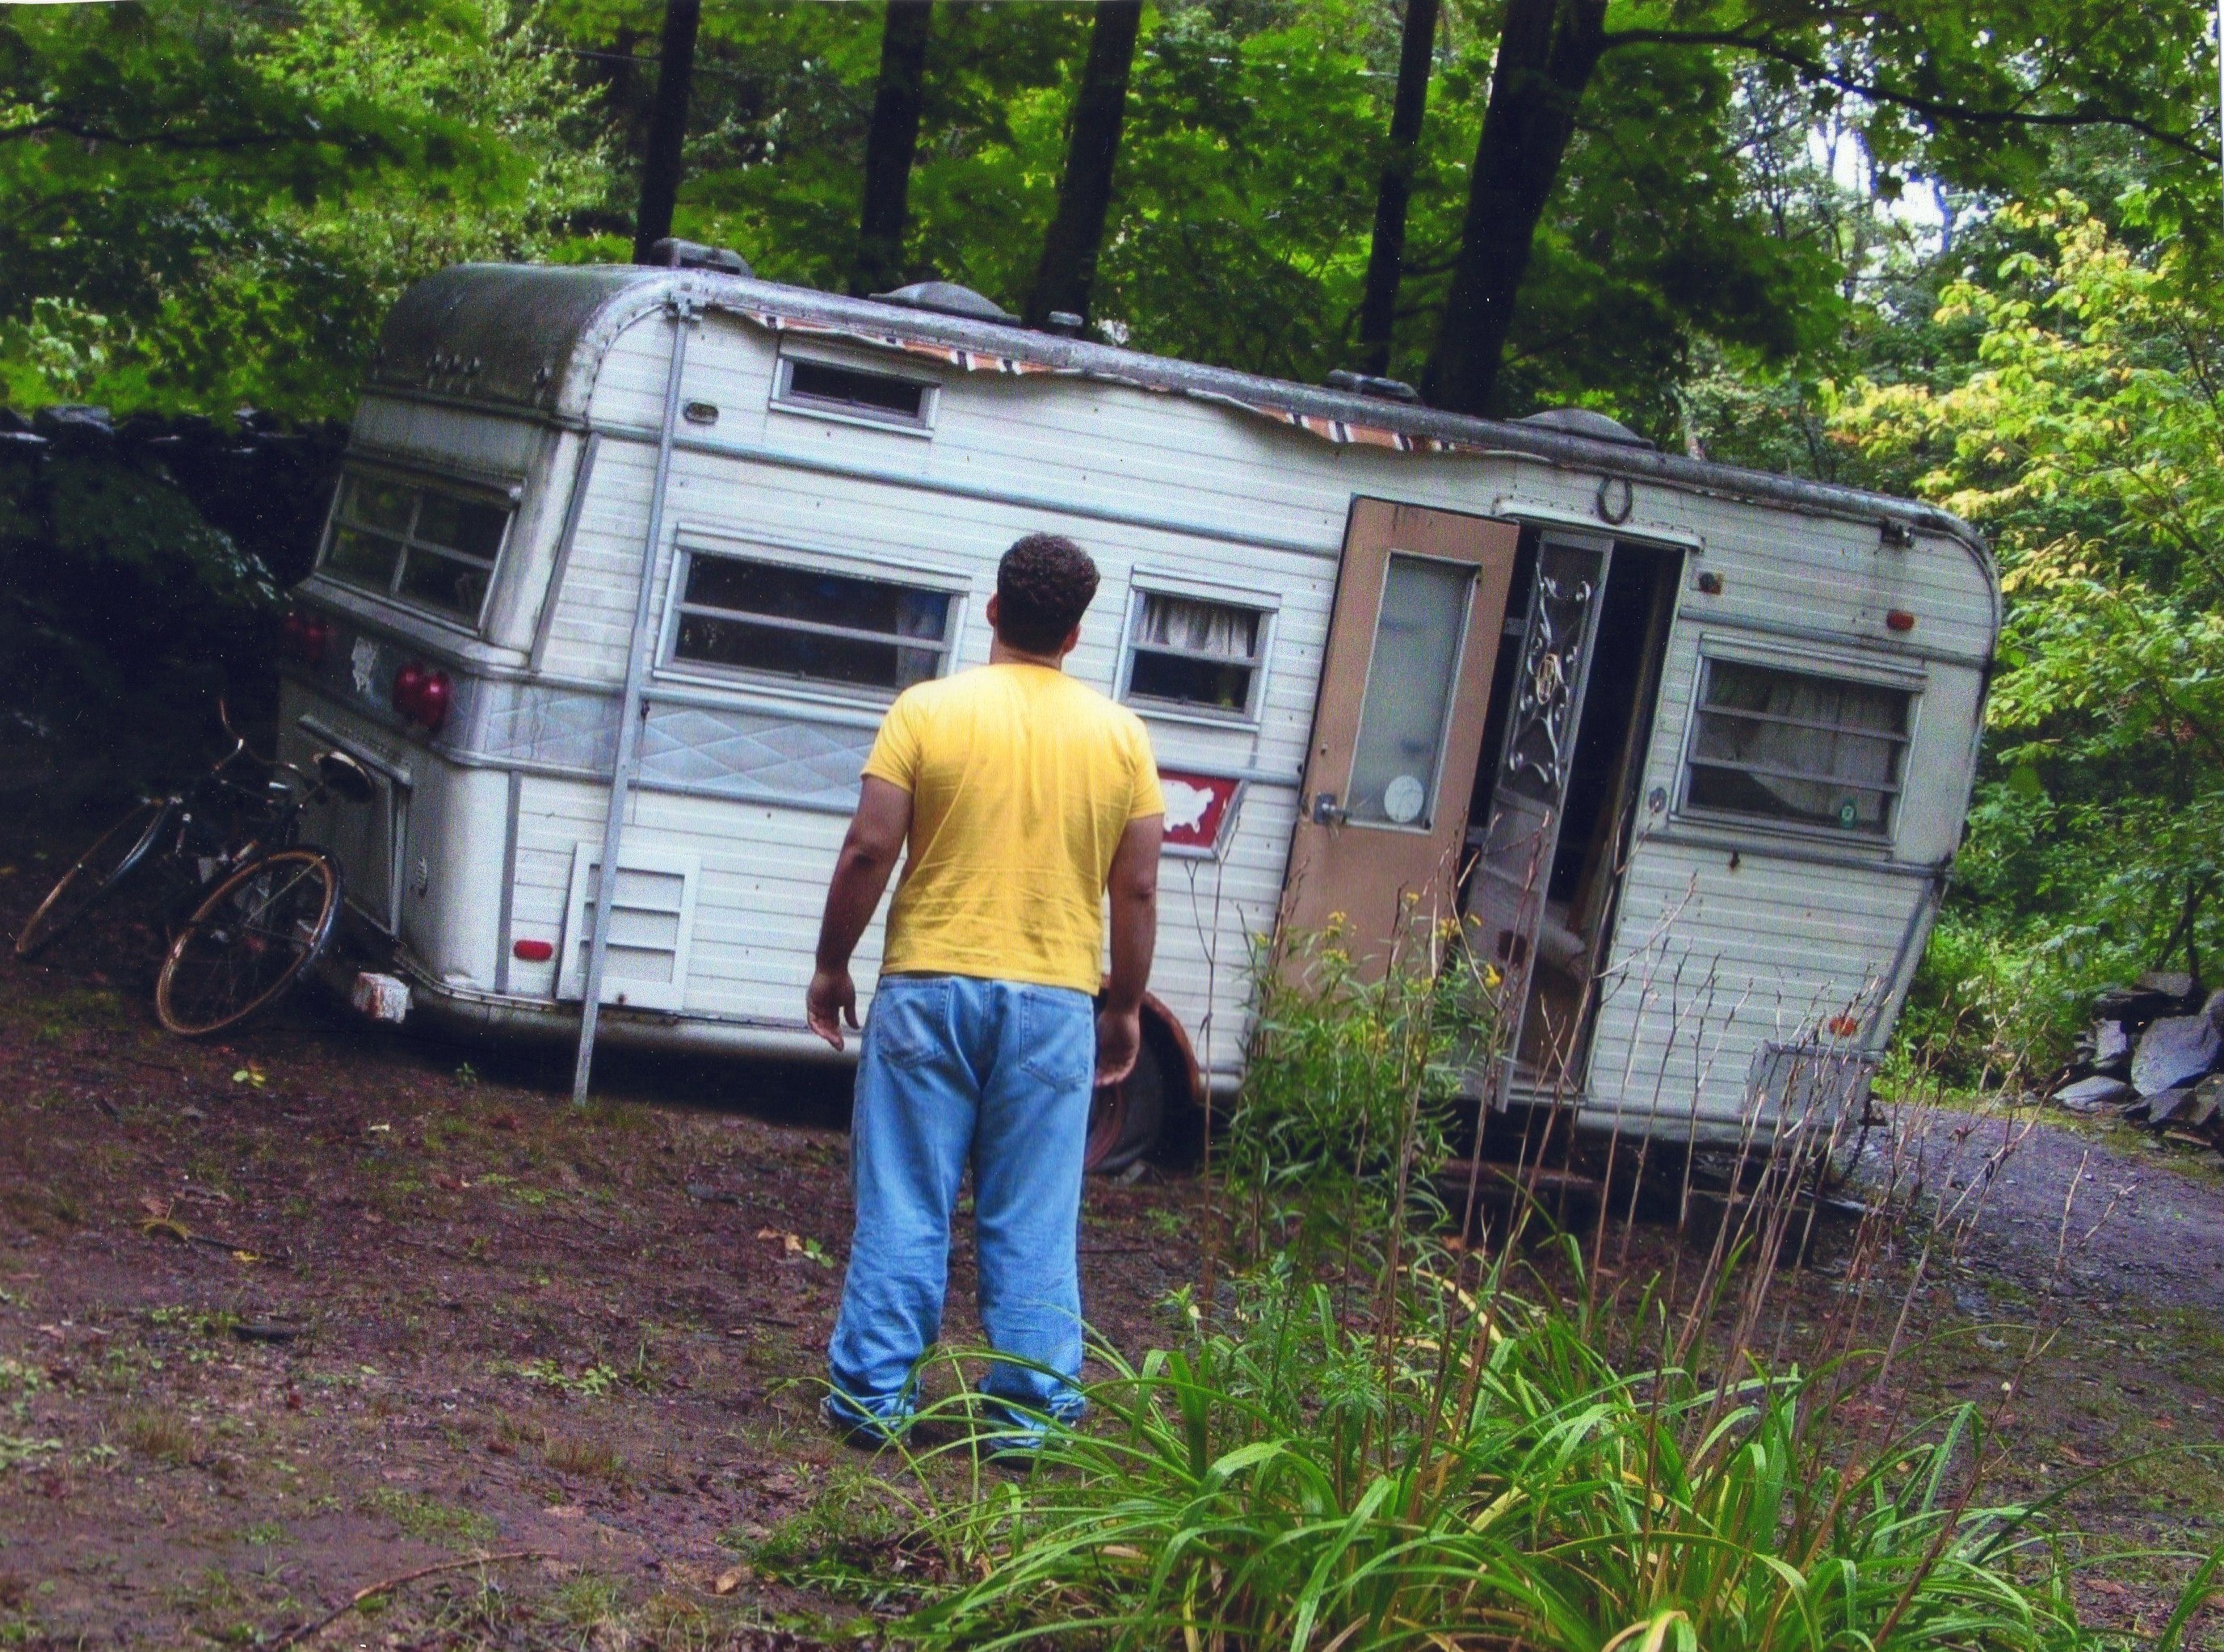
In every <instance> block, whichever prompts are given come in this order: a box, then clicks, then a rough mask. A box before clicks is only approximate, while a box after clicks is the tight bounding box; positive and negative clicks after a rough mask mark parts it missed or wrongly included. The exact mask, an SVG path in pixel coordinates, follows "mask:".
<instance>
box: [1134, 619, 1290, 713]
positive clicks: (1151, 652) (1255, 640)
mask: <svg viewBox="0 0 2224 1652" xmlns="http://www.w3.org/2000/svg"><path fill="white" fill-rule="evenodd" d="M1140 595H1141V596H1142V599H1143V600H1142V602H1141V603H1140V605H1139V606H1138V608H1137V609H1136V614H1135V630H1134V636H1133V637H1131V638H1130V639H1129V640H1128V648H1129V659H1128V698H1129V699H1131V700H1157V701H1164V702H1167V703H1172V704H1175V705H1182V706H1193V707H1197V708H1199V709H1204V710H1209V711H1227V712H1235V713H1239V714H1240V713H1246V712H1248V711H1249V710H1250V709H1252V700H1253V697H1254V694H1255V693H1256V691H1257V688H1258V677H1259V659H1260V648H1261V647H1262V646H1264V645H1265V642H1266V639H1267V616H1266V615H1265V613H1264V612H1262V611H1261V610H1260V609H1258V608H1242V607H1239V606H1237V605H1235V604H1234V603H1230V602H1204V601H1201V600H1199V599H1197V598H1196V597H1191V596H1167V595H1166V594H1165V593H1163V592H1160V591H1144V592H1142V593H1140Z"/></svg>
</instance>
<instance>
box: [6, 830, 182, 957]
mask: <svg viewBox="0 0 2224 1652" xmlns="http://www.w3.org/2000/svg"><path fill="white" fill-rule="evenodd" d="M173 807H174V804H173V802H172V800H171V799H169V798H148V799H147V800H146V801H145V802H144V803H141V804H135V805H133V807H132V809H131V810H130V813H128V814H127V815H125V816H124V817H123V819H121V820H119V821H117V823H116V824H114V825H113V826H111V827H110V828H109V829H107V830H106V831H104V832H103V833H102V834H101V835H99V836H98V837H97V838H95V839H94V840H93V842H92V848H89V849H87V850H86V851H85V853H84V854H80V855H79V856H78V857H77V859H76V860H75V861H73V862H72V863H71V865H70V868H69V870H68V871H66V872H65V873H62V875H61V876H60V878H59V879H57V880H55V882H54V887H53V888H52V889H49V890H48V891H47V898H46V899H44V900H42V901H41V902H40V903H39V904H38V906H37V908H36V909H35V911H33V912H32V913H31V915H30V917H28V918H27V919H25V920H24V923H23V927H22V930H21V931H20V932H19V933H18V934H17V935H16V956H17V957H18V958H33V957H36V956H37V955H39V954H40V953H41V952H44V951H45V950H46V949H47V948H48V947H50V946H52V945H54V943H55V942H57V941H59V940H60V939H61V938H62V936H64V935H66V934H67V933H68V932H69V931H70V930H73V929H74V928H76V927H77V925H78V924H79V921H80V920H81V919H83V918H84V917H85V914H86V913H87V912H89V911H92V909H93V908H94V907H95V906H97V905H99V904H100V902H101V900H102V899H103V898H104V897H105V896H106V895H107V894H108V893H109V892H110V891H111V890H113V889H114V888H115V887H116V886H117V885H118V884H120V883H122V882H123V880H125V879H126V878H128V877H130V875H131V874H132V873H134V872H136V871H137V870H138V869H139V866H140V863H141V862H142V861H144V860H146V858H147V855H148V851H149V850H151V849H152V848H154V847H155V840H156V839H157V838H159V837H161V835H162V828H163V827H164V826H166V825H167V824H168V823H169V819H170V810H171V809H172V808H173Z"/></svg>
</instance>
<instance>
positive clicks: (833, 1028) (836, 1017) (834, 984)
mask: <svg viewBox="0 0 2224 1652" xmlns="http://www.w3.org/2000/svg"><path fill="white" fill-rule="evenodd" d="M803 1014H804V1018H805V1019H806V1021H808V1022H810V1024H811V1030H812V1031H813V1032H815V1033H817V1034H818V1036H819V1037H822V1038H824V1039H825V1040H826V1042H827V1043H828V1044H832V1045H833V1046H834V1048H835V1049H837V1050H839V1049H841V1048H842V1024H843V1022H845V1021H846V1022H848V1023H849V1025H850V1031H852V1032H855V1031H856V1030H857V984H856V982H855V981H853V980H850V972H849V971H848V970H846V969H821V970H819V971H818V972H817V973H816V974H813V975H812V977H811V987H810V990H809V991H808V992H806V993H804V995H803ZM1101 1047H1102V1046H1101V1045H1100V1048H1101Z"/></svg>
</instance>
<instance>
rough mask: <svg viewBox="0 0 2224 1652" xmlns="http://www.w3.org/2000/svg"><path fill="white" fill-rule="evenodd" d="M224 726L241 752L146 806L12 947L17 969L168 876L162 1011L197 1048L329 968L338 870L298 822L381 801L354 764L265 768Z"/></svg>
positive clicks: (96, 848)
mask: <svg viewBox="0 0 2224 1652" xmlns="http://www.w3.org/2000/svg"><path fill="white" fill-rule="evenodd" d="M218 719H219V720H220V721H221V722H223V724H224V732H225V733H226V734H227V735H231V739H232V748H231V751H230V752H228V753H225V754H224V756H223V757H221V758H219V759H218V760H217V761H216V762H215V763H214V764H213V765H212V766H211V767H210V770H209V772H208V773H206V774H205V775H203V776H201V777H200V778H199V779H197V780H195V781H194V782H193V784H192V785H189V786H187V787H186V789H185V790H184V791H180V792H177V793H174V794H172V795H170V796H167V797H161V798H146V799H144V800H142V802H140V803H139V804H136V805H134V806H133V808H132V809H131V810H129V811H128V812H127V813H126V814H125V815H124V817H123V818H122V819H121V820H119V821H117V823H116V824H115V825H113V826H111V827H110V828H109V829H108V830H107V831H105V832H104V833H102V834H101V835H100V836H99V837H98V838H96V839H95V840H94V841H93V843H92V847H91V848H88V849H86V850H85V853H84V854H80V855H79V856H78V858H77V859H76V860H75V861H73V862H72V863H71V864H70V866H69V867H68V868H67V869H66V871H64V872H63V873H62V875H61V876H60V878H59V879H58V880H56V881H55V883H54V887H53V888H52V889H50V890H48V891H47V896H46V899H43V900H41V902H40V903H39V905H38V906H37V907H36V908H35V910H34V911H32V913H31V916H30V917H29V919H28V920H27V921H26V923H25V924H24V925H23V928H22V931H21V932H20V933H19V934H18V935H17V936H16V943H15V952H16V956H17V957H18V958H22V959H29V958H33V957H35V956H37V955H39V954H40V953H41V952H44V951H45V950H47V949H48V948H49V947H51V946H53V945H54V943H55V942H57V941H59V940H60V938H61V937H62V936H64V935H66V934H67V933H68V932H69V931H70V930H73V929H75V928H76V927H77V926H78V925H79V924H81V923H83V922H84V921H85V917H87V916H88V915H89V914H90V913H92V911H93V910H94V909H95V908H96V907H98V905H100V904H101V903H102V902H103V901H104V900H107V899H110V898H111V896H113V895H114V894H115V893H116V892H117V890H118V889H119V888H121V887H123V886H124V885H126V884H128V883H130V882H132V881H135V880H137V879H139V878H141V877H142V876H147V875H155V876H159V877H161V878H162V879H164V880H166V881H167V884H168V886H169V887H168V889H167V892H166V893H165V895H164V896H163V898H162V900H161V908H162V910H163V912H164V920H165V927H166V928H167V929H168V930H170V932H171V938H170V942H169V945H168V948H167V950H166V951H165V953H164V955H163V959H162V967H161V973H160V974H158V975H157V976H156V978H155V1014H156V1016H157V1017H158V1018H160V1020H161V1024H162V1025H163V1026H164V1027H165V1028H166V1029H167V1030H168V1031H171V1032H174V1033H176V1034H179V1035H180V1036H182V1037H205V1036H207V1035H208V1034H210V1033H212V1032H218V1031H223V1030H224V1028H227V1027H231V1026H237V1025H238V1024H239V1023H241V1022H242V1021H244V1020H246V1019H247V1018H248V1017H250V1016H251V1015H253V1014H254V1013H255V1012H256V1011H258V1010H261V1009H263V1008H265V1007H267V1006H269V1005H270V1004H273V1003H275V1002H276V1001H277V999H279V998H280V997H281V995H282V994H283V993H285V992H286V991H287V989H288V988H290V987H292V986H293V985H294V982H295V981H296V980H299V979H300V976H301V975H302V974H304V973H305V972H306V971H307V969H308V968H310V967H311V966H312V965H313V964H314V963H315V962H317V960H318V959H319V957H321V956H322V955H323V954H324V951H325V948H326V947H327V946H328V945H330V943H331V941H332V933H333V930H334V929H335V928H336V926H337V924H338V917H339V910H340V896H341V887H342V880H341V874H340V867H339V863H338V861H335V860H334V859H333V858H332V855H331V854H330V853H328V852H327V851H325V850H324V849H321V848H316V847H314V846H313V845H306V844H302V843H300V842H298V841H297V838H298V835H299V832H300V817H301V813H302V811H303V810H306V808H308V807H309V806H310V805H311V804H313V803H316V802H319V801H320V800H322V799H323V798H326V797H337V798H340V799H341V800H342V801H344V802H349V803H355V804H363V803H368V802H369V801H370V799H371V798H372V796H373V795H374V786H373V784H372V781H371V779H370V775H369V774H368V773H367V772H365V771H364V769H363V766H362V765H361V764H360V763H358V762H357V761H356V760H355V759H353V758H352V757H350V756H349V755H348V754H347V753H344V752H341V751H338V750H334V749H326V750H324V751H320V752H319V753H317V754H316V755H315V756H314V757H313V758H312V759H311V760H310V766H309V767H308V768H306V769H305V768H302V767H301V766H299V765H297V764H293V763H286V762H281V761H279V760H276V759H275V758H264V757H262V756H261V755H259V754H258V753H254V752H251V751H250V750H249V748H248V745H247V741H246V739H245V738H244V737H243V735H240V734H239V732H238V731H237V729H235V728H232V726H231V719H230V718H229V717H228V716H225V713H224V708H223V706H222V705H221V704H219V705H218ZM242 760H245V761H246V762H248V763H250V764H253V765H258V766H261V767H262V769H263V770H264V771H266V778H265V779H264V780H263V781H262V785H259V786H254V785H246V784H243V782H242V781H241V780H240V779H238V778H237V775H236V772H235V768H236V766H237V765H239V764H240V763H241V762H242ZM188 906H190V910H189V911H188V910H186V909H187V908H188ZM181 913H182V917H179V916H178V915H179V914H181ZM173 919H175V920H176V921H173Z"/></svg>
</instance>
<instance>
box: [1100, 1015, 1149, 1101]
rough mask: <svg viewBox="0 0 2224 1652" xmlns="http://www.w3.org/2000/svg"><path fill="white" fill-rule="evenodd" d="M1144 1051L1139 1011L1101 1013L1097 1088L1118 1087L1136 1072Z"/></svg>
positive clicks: (1141, 1019)
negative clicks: (1136, 1061) (1140, 1055)
mask: <svg viewBox="0 0 2224 1652" xmlns="http://www.w3.org/2000/svg"><path fill="white" fill-rule="evenodd" d="M1142 1048H1143V1012H1142V1011H1141V1010H1140V1009H1133V1010H1109V1009H1108V1010H1100V1011H1098V1012H1097V1013H1096V1088H1098V1089H1100V1090H1101V1089H1103V1088H1104V1087H1105V1086H1106V1085H1108V1084H1117V1083H1118V1082H1119V1081H1121V1079H1123V1078H1125V1077H1127V1076H1128V1074H1130V1073H1132V1072H1134V1070H1135V1057H1136V1056H1137V1055H1138V1054H1140V1052H1141V1050H1142Z"/></svg>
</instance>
